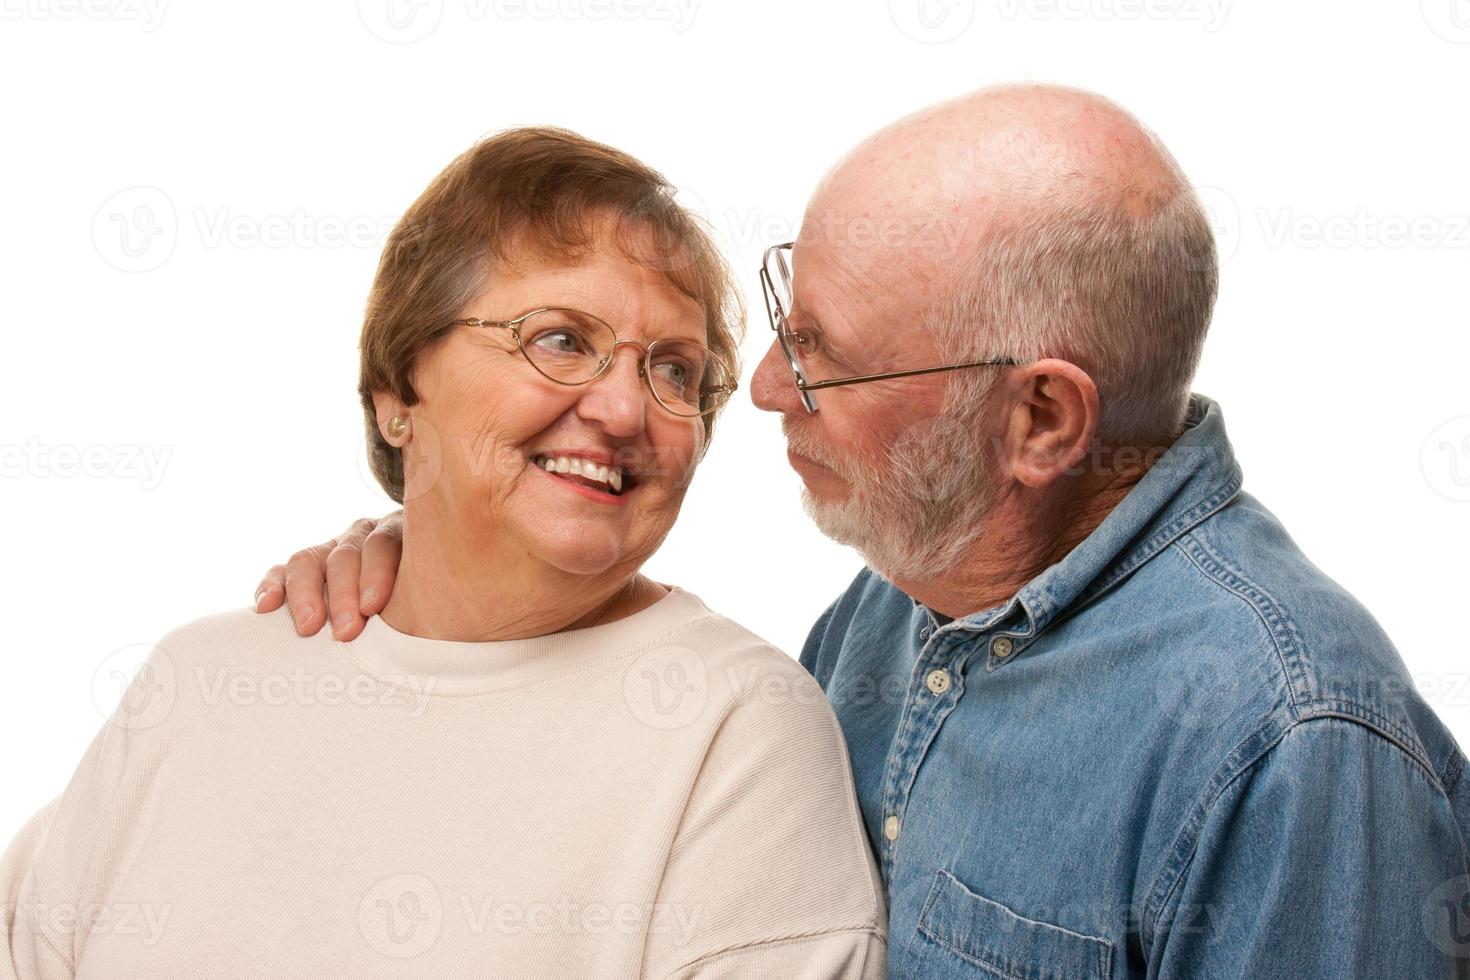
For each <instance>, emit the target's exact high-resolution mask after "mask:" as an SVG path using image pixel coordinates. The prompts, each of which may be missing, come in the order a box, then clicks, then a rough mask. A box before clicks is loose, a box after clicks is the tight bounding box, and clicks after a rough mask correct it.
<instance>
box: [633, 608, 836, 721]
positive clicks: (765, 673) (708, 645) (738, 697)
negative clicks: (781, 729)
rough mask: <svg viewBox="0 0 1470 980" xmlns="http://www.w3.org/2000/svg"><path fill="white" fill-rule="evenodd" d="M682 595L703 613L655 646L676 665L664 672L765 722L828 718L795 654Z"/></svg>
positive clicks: (817, 690) (820, 694)
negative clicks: (685, 679)
mask: <svg viewBox="0 0 1470 980" xmlns="http://www.w3.org/2000/svg"><path fill="white" fill-rule="evenodd" d="M680 591H682V590H680ZM684 595H685V596H688V597H689V598H690V599H691V600H692V601H693V602H696V603H699V605H700V608H701V610H702V612H701V614H700V615H699V616H697V617H694V618H691V619H689V620H688V622H687V623H686V624H685V625H684V627H682V628H680V629H678V630H675V631H673V632H672V633H671V634H669V635H667V636H666V637H664V638H663V639H662V640H661V641H660V643H658V644H657V645H656V646H655V649H656V650H659V651H663V655H664V657H665V658H666V659H670V660H671V662H677V663H678V665H679V666H678V667H677V668H675V669H673V670H672V671H666V675H667V676H668V677H670V678H675V677H684V678H687V679H688V681H689V683H690V684H691V685H693V686H695V687H698V688H702V689H703V690H706V691H708V692H709V693H710V695H711V696H712V697H713V698H714V699H715V700H717V701H718V702H720V703H722V704H723V705H724V707H725V708H726V709H735V708H737V707H738V708H740V709H741V713H742V714H746V715H750V716H753V717H754V716H760V717H762V718H763V720H764V721H765V722H767V723H772V724H776V723H779V722H781V721H782V720H784V721H785V722H787V723H790V724H798V725H799V724H802V723H803V720H804V719H805V720H806V721H810V719H811V717H812V715H813V714H815V715H818V716H821V717H823V718H827V717H830V716H831V713H832V712H831V706H830V705H829V704H828V703H827V698H826V695H825V693H824V692H823V691H822V688H821V686H820V685H819V684H818V683H817V682H816V680H815V679H814V678H813V677H812V675H811V674H810V673H808V672H807V670H806V668H805V667H803V666H802V665H801V664H800V663H799V662H798V661H797V660H796V658H794V657H792V656H791V655H790V654H788V653H786V652H785V651H784V650H781V649H780V648H779V647H777V646H776V645H775V644H773V643H771V642H770V641H768V640H766V639H765V638H764V637H762V636H760V635H759V634H757V633H756V632H754V631H753V630H751V629H749V628H748V627H746V626H744V625H742V624H741V623H738V622H736V621H735V620H733V619H731V618H730V617H728V616H725V615H723V614H722V613H719V612H716V611H714V610H712V609H710V608H709V607H708V606H707V605H705V604H704V603H703V602H702V601H701V600H699V599H698V598H697V597H694V596H693V595H692V593H687V592H686V593H684Z"/></svg>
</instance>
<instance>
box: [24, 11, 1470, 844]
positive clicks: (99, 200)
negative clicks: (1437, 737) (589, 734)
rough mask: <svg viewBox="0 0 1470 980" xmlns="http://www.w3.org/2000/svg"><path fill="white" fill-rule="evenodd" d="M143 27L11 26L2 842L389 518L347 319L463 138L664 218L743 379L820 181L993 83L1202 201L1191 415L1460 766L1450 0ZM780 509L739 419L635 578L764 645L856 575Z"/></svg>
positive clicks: (1461, 606)
mask: <svg viewBox="0 0 1470 980" xmlns="http://www.w3.org/2000/svg"><path fill="white" fill-rule="evenodd" d="M149 3H151V4H152V5H151V6H150V5H146V4H145V3H144V0H86V5H82V3H79V2H74V0H0V81H3V83H4V91H5V93H6V94H5V99H4V108H3V110H0V112H3V114H4V126H3V137H0V139H3V141H4V150H3V153H0V178H3V179H0V214H3V221H4V224H3V232H0V269H3V270H4V271H3V275H4V283H5V288H4V290H3V294H0V310H3V324H4V326H3V331H4V334H3V340H4V344H3V348H0V366H3V379H4V385H3V392H4V395H3V398H4V401H3V412H0V463H3V466H4V469H3V472H0V493H3V505H4V507H3V516H4V528H5V534H4V539H3V545H0V547H3V548H4V552H5V556H6V560H5V561H4V563H3V566H0V568H3V570H0V611H3V614H4V624H5V627H6V628H7V629H8V630H9V635H10V640H9V642H8V643H7V644H6V657H5V663H4V669H3V678H4V682H3V683H0V739H3V741H4V744H5V745H6V746H7V747H8V749H7V751H6V756H7V765H6V773H5V779H4V791H3V793H0V842H3V840H8V838H9V831H10V828H13V827H16V826H18V825H19V824H20V823H21V822H22V821H23V820H24V818H25V817H26V816H28V815H29V814H30V813H31V812H32V811H33V810H34V809H35V808H36V807H38V806H40V805H41V804H42V803H43V802H44V801H45V800H46V799H48V798H49V797H50V796H52V795H53V794H55V793H56V792H58V791H59V790H60V789H61V788H62V786H63V785H64V784H65V782H66V780H67V779H68V778H69V776H70V773H71V771H72V769H73V768H74V766H75V764H76V760H77V759H78V757H79V756H80V754H81V753H82V751H83V750H84V749H85V746H86V744H87V742H88V741H89V740H90V739H91V737H92V735H93V734H94V732H95V731H96V730H97V728H98V727H99V726H100V725H101V723H102V715H101V713H100V712H101V710H108V709H110V708H111V705H112V703H113V702H114V701H115V699H116V696H117V692H118V687H117V682H116V680H115V679H114V675H115V674H117V673H118V672H121V673H123V674H124V675H125V674H126V672H127V671H128V670H129V669H130V668H131V666H132V665H134V664H135V663H137V662H138V661H139V660H140V659H141V658H142V656H144V654H146V652H147V648H148V645H149V644H151V643H152V642H153V641H154V640H156V639H157V638H158V637H159V636H161V635H162V634H163V633H164V632H166V631H167V630H168V629H170V628H171V627H173V626H175V625H177V624H179V623H182V622H184V621H187V620H189V619H193V618H195V617H197V616H199V615H202V614H205V613H209V612H214V611H218V610H222V609H228V608H234V607H240V606H244V605H247V604H249V602H250V601H251V592H252V590H253V588H254V586H255V584H256V582H257V580H258V578H259V576H260V574H261V573H262V572H263V571H264V570H265V569H266V568H267V567H268V566H269V565H270V564H272V563H273V562H275V561H278V560H284V559H285V557H286V556H287V555H289V554H290V552H291V551H292V550H294V549H296V548H297V547H300V546H303V545H306V544H310V543H315V542H317V541H320V540H323V539H324V538H326V537H329V536H331V535H333V534H335V533H337V532H338V531H339V530H340V529H341V528H343V527H344V526H345V525H346V524H347V523H348V522H349V520H350V519H351V518H353V517H355V516H358V515H375V514H380V513H382V512H384V511H386V510H388V509H389V502H388V500H387V498H386V497H385V496H384V495H383V494H382V493H381V492H380V491H379V490H378V489H377V488H376V485H375V484H374V483H373V482H372V480H371V478H370V477H369V476H368V474H367V470H366V467H365V466H364V465H363V463H362V429H361V424H362V423H361V416H360V414H359V409H358V403H357V398H356V395H355V392H354V387H355V384H356V366H357V359H356V353H355V346H356V342H357V335H358V329H359V325H360V316H361V311H362V307H363V302H364V298H365V296H366V293H367V290H368V286H369V284H370V281H371V277H372V274H373V270H374V268H375V264H376V261H377V256H378V251H379V249H380V247H381V245H382V242H383V239H384V237H385V236H386V234H387V231H388V229H389V227H391V224H392V222H393V220H394V219H395V217H396V216H397V215H398V214H400V213H401V212H402V211H403V209H404V208H405V207H406V206H407V205H408V204H409V203H410V201H411V200H412V199H413V198H414V197H415V196H416V195H417V194H418V193H419V191H420V190H421V189H422V188H423V187H424V185H425V184H426V183H427V182H428V180H429V179H430V178H431V177H432V176H433V175H434V174H435V173H437V172H438V171H439V170H440V169H441V168H442V167H443V166H444V165H445V164H446V163H447V162H448V161H449V160H450V159H451V158H452V157H453V156H454V155H455V154H456V153H458V152H460V151H461V150H463V149H464V148H465V147H466V146H468V145H469V144H470V143H471V142H472V141H473V140H474V139H476V138H477V137H479V136H480V135H482V134H484V133H486V132H489V131H492V130H496V129H499V128H502V127H505V126H510V125H516V124H524V123H550V124H556V125H562V126H567V127H571V128H573V129H576V130H579V131H581V132H583V133H584V134H586V135H588V136H590V137H593V138H596V139H599V140H603V141H606V142H610V143H612V144H614V145H616V146H619V147H621V148H623V149H626V150H628V151H630V152H632V153H634V154H636V155H637V156H639V157H642V158H643V159H645V160H646V161H648V162H649V163H651V164H653V165H654V166H656V167H658V168H659V169H661V170H663V171H664V172H665V173H666V174H668V175H669V177H670V178H671V179H672V180H673V181H674V182H675V183H676V184H679V185H680V186H681V187H682V188H684V189H685V192H686V195H687V197H688V199H689V201H690V203H692V204H693V205H694V206H696V207H697V208H698V209H699V210H701V211H702V212H703V213H704V214H705V215H706V216H707V217H708V218H709V220H710V221H711V223H712V224H713V226H714V228H715V230H716V232H717V234H718V235H719V237H720V239H721V241H722V242H723V244H724V245H725V247H726V250H727V253H728V255H729V257H730V259H731V260H732V261H733V262H734V263H735V265H736V267H737V268H738V269H739V270H740V271H741V272H742V273H743V274H744V282H745V285H746V286H747V287H748V288H747V298H748V302H749V304H750V307H751V311H752V313H753V314H755V315H754V316H753V317H752V318H751V320H750V332H749V339H748V342H747V344H746V347H745V353H746V358H747V374H746V380H747V381H748V377H749V375H748V369H749V366H750V365H751V364H753V363H754V361H755V359H756V358H758V357H759V355H760V353H761V352H762V351H763V350H764V349H765V347H766V345H767V343H768V339H769V337H770V334H769V333H768V332H767V328H766V324H765V318H764V314H763V313H762V312H760V311H761V306H760V302H761V300H760V293H759V289H758V286H757V281H756V278H755V276H754V274H753V272H754V269H755V268H756V265H757V262H758V258H759V255H760V252H761V250H762V248H764V247H765V246H766V245H768V244H772V243H775V242H779V241H784V240H786V239H789V238H790V237H792V235H793V233H794V229H795V226H796V221H797V218H798V216H799V215H800V213H801V208H802V204H803V202H804V200H805V198H806V195H807V194H808V192H809V191H810V190H811V189H812V187H813V185H814V184H815V182H816V181H817V179H818V178H819V176H820V175H821V174H822V172H823V171H824V170H825V169H826V168H827V167H828V166H830V165H831V163H832V162H834V161H835V160H836V159H837V157H838V156H839V155H840V154H841V153H842V152H844V151H845V150H846V149H847V148H848V147H849V146H850V145H851V144H852V143H854V142H855V141H856V140H857V139H859V138H860V137H862V136H863V135H865V134H866V133H868V132H870V131H871V130H873V129H875V128H877V127H878V126H880V125H882V124H884V123H886V122H888V121H890V120H892V119H894V118H896V117H898V116H900V115H902V114H905V113H907V112H909V111H911V110H913V109H916V108H918V107H920V106H922V105H924V104H927V103H929V102H933V101H936V100H938V99H941V98H944V97H948V96H951V95H954V94H957V93H960V92H963V91H966V90H969V89H971V88H974V87H977V86H979V85H982V84H986V83H989V82H994V81H1004V80H1023V79H1037V80H1048V81H1061V82H1068V83H1072V84H1077V85H1082V86H1086V87H1089V88H1094V89H1097V90H1099V91H1101V92H1103V93H1104V94H1106V95H1108V96H1110V97H1112V98H1114V99H1116V100H1118V101H1119V102H1121V103H1122V104H1123V105H1125V106H1127V107H1128V108H1130V109H1131V110H1132V111H1134V112H1135V113H1137V114H1138V115H1139V116H1140V117H1141V118H1142V119H1143V120H1144V121H1145V122H1146V123H1147V124H1149V125H1150V126H1152V127H1153V128H1154V129H1155V130H1157V131H1158V132H1159V133H1160V134H1161V135H1162V136H1163V138H1164V139H1165V141H1166V142H1167V143H1168V144H1169V145H1170V147H1171V148H1172V149H1173V150H1174V152H1175V153H1176V155H1177V156H1178V157H1179V159H1180V161H1181V162H1182V164H1183V165H1184V168H1185V170H1186V171H1187V172H1188V173H1189V174H1190V176H1191V178H1192V179H1193V180H1194V181H1195V183H1196V184H1197V185H1198V186H1199V187H1201V188H1202V191H1203V193H1204V195H1205V199H1206V201H1207V203H1208V204H1209V205H1210V207H1211V210H1212V212H1213V214H1214V217H1215V220H1216V222H1217V229H1218V233H1219V236H1220V241H1221V247H1222V256H1223V258H1224V260H1225V261H1224V266H1223V286H1222V295H1221V299H1220V304H1219V308H1218V312H1217V314H1216V317H1215V326H1214V330H1213V333H1212V335H1211V339H1210V341H1209V345H1208V347H1207V349H1206V352H1205V358H1204V365H1203V369H1202V371H1201V375H1200V378H1199V382H1198V385H1197V389H1198V390H1200V391H1202V392H1205V393H1207V394H1209V395H1211V396H1213V397H1215V398H1217V399H1219V400H1220V401H1221V403H1222V404H1223V407H1224V410H1225V413H1226V418H1227V420H1228V423H1229V427H1230V432H1231V435H1232V436H1233V439H1234V441H1235V445H1236V447H1237V449H1238V451H1239V455H1240V457H1241V459H1242V462H1243V465H1244V467H1245V470H1246V486H1247V489H1249V490H1251V491H1252V492H1254V493H1255V494H1256V495H1257V496H1259V497H1261V498H1263V499H1264V500H1265V502H1266V503H1267V504H1268V506H1270V507H1272V508H1274V509H1275V511H1276V512H1277V513H1278V514H1279V515H1280V516H1281V518H1282V519H1283V520H1284V522H1285V523H1286V525H1287V526H1288V528H1290V529H1291V531H1292V533H1293V534H1294V535H1295V537H1296V539H1297V540H1298V541H1299V542H1300V544H1301V545H1302V546H1303V547H1304V549H1305V550H1306V551H1307V553H1308V554H1309V555H1311V556H1312V557H1313V559H1314V560H1315V561H1316V562H1317V563H1318V564H1319V565H1320V566H1321V567H1322V568H1323V569H1324V570H1326V571H1327V572H1328V573H1329V574H1330V575H1332V576H1333V577H1335V578H1336V579H1338V580H1339V581H1340V582H1342V583H1343V584H1345V585H1346V586H1347V587H1348V588H1349V589H1351V590H1352V591H1353V592H1355V593H1356V594H1357V595H1358V596H1360V597H1361V598H1362V599H1363V601H1364V602H1365V603H1366V604H1367V605H1368V606H1369V608H1371V609H1372V610H1373V611H1374V613H1375V614H1376V615H1377V616H1378V617H1379V619H1380V620H1381V621H1382V622H1383V624H1384V625H1385V627H1386V628H1387V630H1388V632H1389V633H1390V634H1391V635H1392V636H1393V637H1394V638H1395V640H1396V642H1397V644H1398V645H1399V647H1400V649H1401V650H1402V653H1403V656H1404V658H1405V660H1406V661H1407V662H1408V664H1409V666H1410V668H1411V669H1412V671H1413V672H1414V674H1415V676H1416V678H1417V679H1418V680H1419V682H1420V683H1421V684H1422V685H1423V686H1424V690H1425V693H1426V696H1427V697H1428V698H1429V700H1430V701H1431V703H1433V704H1434V705H1435V707H1436V709H1437V710H1438V711H1439V712H1440V714H1441V715H1442V716H1443V717H1444V718H1446V720H1447V721H1448V722H1449V724H1450V726H1451V727H1452V728H1453V729H1454V730H1455V732H1456V733H1457V735H1458V737H1459V738H1460V740H1461V741H1462V743H1467V744H1470V690H1467V687H1470V683H1467V682H1470V670H1467V668H1470V650H1467V643H1466V640H1465V608H1466V604H1467V589H1466V586H1467V584H1470V583H1467V574H1466V570H1465V555H1466V554H1467V548H1470V385H1467V383H1466V369H1465V365H1466V363H1467V359H1470V333H1467V331H1466V329H1465V328H1466V312H1465V310H1466V307H1465V302H1464V300H1465V288H1466V283H1467V279H1470V198H1467V196H1466V193H1465V187H1466V184H1465V174H1466V173H1470V126H1467V125H1466V116H1465V101H1464V99H1465V93H1466V92H1467V91H1470V6H1467V5H1466V4H1465V0H1425V2H1424V3H1423V4H1422V5H1421V3H1420V2H1419V0H1396V2H1394V3H1371V4H1370V3H1353V4H1343V3H1336V2H1333V3H1329V2H1326V0H1313V2H1304V0H1293V2H1291V3H1282V2H1261V0H1252V2H1246V0H1235V2H1232V0H1050V2H1048V0H987V2H983V3H982V2H976V0H893V2H892V3H890V2H889V0H863V2H852V3H843V4H840V5H839V4H815V3H813V4H804V5H798V4H795V3H791V2H779V3H778V2H774V0H739V2H729V0H616V2H613V0H495V2H491V0H412V2H409V0H361V2H360V3H356V4H354V2H353V0H345V2H338V3H321V4H304V3H287V2H279V0H275V2H256V3H252V4H233V5H225V4H222V3H201V2H193V3H183V2H170V0H149ZM390 3H392V4H395V5H396V6H393V7H390V6H389V4H390ZM920 3H923V4H924V6H922V7H921V6H919V4H920ZM1456 4H1457V5H1458V6H1455V5H1456ZM390 13H392V14H393V15H394V17H395V18H396V19H390V16H389V14H390ZM125 229H126V231H125ZM84 464H85V468H86V472H81V470H82V468H83V465H84ZM797 488H798V482H797V479H796V477H795V476H794V474H793V473H791V472H790V471H789V469H788V468H787V467H786V465H785V462H784V459H783V456H782V451H781V440H780V436H779V429H778V424H777V420H776V419H775V418H774V417H771V416H767V415H764V414H762V413H759V412H757V411H756V410H755V409H754V408H753V407H752V406H751V405H750V403H749V401H748V398H746V397H744V396H743V395H742V396H741V397H740V398H739V399H738V401H737V403H736V404H735V405H734V407H733V408H732V409H731V410H730V411H729V412H728V414H727V415H726V417H725V420H724V421H723V422H722V424H721V431H720V433H719V437H718V439H717V440H716V443H715V446H714V450H713V452H712V453H711V455H710V456H709V458H708V460H707V461H706V463H705V464H704V468H703V470H702V472H701V473H700V476H699V478H698V479H697V480H696V481H695V484H694V487H693V489H692V491H691V493H690V496H689V499H688V501H687V504H686V506H685V509H684V514H683V517H682V518H681V520H680V523H679V524H678V527H677V529H676V530H675V531H674V533H673V535H672V536H671V537H670V539H669V541H668V543H667V545H666V546H665V548H664V549H663V551H662V552H661V553H660V554H659V555H658V556H657V557H656V558H655V559H654V560H653V561H652V562H651V564H650V567H649V571H650V572H651V573H652V574H653V575H654V576H655V577H656V578H659V579H661V580H663V581H675V582H678V583H680V584H682V585H684V586H685V587H687V588H690V589H692V590H694V591H695V592H697V593H699V594H700V595H702V596H703V597H704V598H705V599H706V600H707V601H708V602H709V603H710V604H711V605H712V606H714V607H715V608H717V609H719V610H720V611H722V612H725V613H726V614H728V615H731V616H733V617H735V618H736V619H739V620H741V621H742V622H744V623H746V624H747V625H749V626H750V627H751V628H753V629H755V630H756V631H757V632H759V633H761V634H763V635H764V636H766V637H767V638H769V639H770V640H772V641H774V642H775V643H777V644H778V645H780V646H782V647H784V648H785V649H786V650H788V651H790V652H792V653H793V654H794V653H795V652H796V651H797V650H798V649H799V647H800V644H801V641H802V639H803V637H804V636H805V633H806V630H807V628H808V626H809V625H810V623H811V621H812V620H813V618H814V617H815V616H816V615H817V614H818V613H819V612H820V611H821V610H822V609H823V608H824V607H825V605H826V604H827V603H828V602H829V601H830V600H831V599H832V598H833V597H834V596H835V595H836V594H837V593H838V592H839V591H840V590H841V589H842V588H843V587H844V586H845V585H846V583H847V582H848V581H849V579H850V578H851V576H852V575H853V574H854V573H855V572H856V570H857V568H858V562H857V560H856V559H855V558H854V556H853V555H852V554H850V553H849V552H847V551H845V550H843V549H841V548H838V547H836V546H834V545H832V544H830V543H828V542H827V541H825V540H824V539H823V538H821V537H820V536H819V535H818V534H817V533H816V532H815V530H814V529H813V528H812V527H811V526H810V525H809V524H808V523H807V521H806V518H805V517H804V516H803V514H802V512H801V509H800V506H799V503H798V489H797ZM99 704H100V706H101V707H100V709H99Z"/></svg>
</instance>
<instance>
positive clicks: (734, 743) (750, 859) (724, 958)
mask: <svg viewBox="0 0 1470 980" xmlns="http://www.w3.org/2000/svg"><path fill="white" fill-rule="evenodd" d="M772 656H773V657H775V658H779V660H780V661H781V662H782V663H780V664H777V665H773V666H772V668H771V673H769V674H767V675H766V676H765V677H764V678H763V682H761V683H755V684H751V685H749V686H748V687H747V688H746V690H745V691H744V692H743V694H742V696H741V697H740V698H739V699H737V700H735V701H734V702H733V703H732V705H731V706H730V708H729V709H728V711H727V714H726V716H725V718H724V719H723V721H722V723H721V725H720V726H719V728H718V729H717V731H716V733H715V735H714V737H713V739H712V741H711V744H710V746H709V748H708V751H707V753H706V755H705V758H704V761H703V765H702V767H701V770H700V772H699V775H698V777H697V779H696V780H695V784H694V788H693V791H692V792H691V795H690V799H689V802H688V804H687V806H686V809H685V812H684V814H683V818H682V820H681V822H680V826H679V829H678V832H677V834H676V836H675V840H674V844H673V847H672V850H671V852H670V855H669V859H668V863H667V865H666V867H665V871H664V878H663V882H662V884H661V887H660V889H659V893H658V899H657V902H656V907H657V913H658V917H657V924H658V926H659V928H653V929H650V932H649V939H648V946H647V949H646V955H645V959H644V964H645V965H644V971H643V976H644V977H645V978H647V980H725V978H731V980H733V978H737V977H752V976H779V977H782V978H786V980H880V978H881V977H882V976H883V968H884V958H885V950H886V921H885V918H886V917H885V912H884V908H883V898H882V884H881V881H880V880H879V878H878V876H877V870H876V866H875V864H874V862H873V858H872V854H871V852H870V850H869V848H868V844H867V838H866V836H865V835H864V833H863V828H862V818H861V815H860V814H859V812H858V809H857V802H856V798H855V795H854V792H853V783H852V773H851V769H850V763H849V761H848V756H847V749H846V745H845V744H844V742H843V740H842V733H841V730H840V729H839V727H838V725H837V720H836V718H835V717H834V716H833V714H832V709H831V707H830V706H829V705H828V703H827V700H826V698H825V697H824V696H823V694H822V691H821V688H820V687H818V686H817V684H816V682H815V681H813V680H812V678H811V677H810V676H808V675H807V674H806V672H805V671H803V670H802V669H801V668H800V667H799V666H798V665H797V664H795V663H793V662H791V661H790V660H789V658H787V657H785V655H783V654H780V653H778V652H775V651H772ZM773 680H774V681H775V682H772V681H773Z"/></svg>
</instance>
